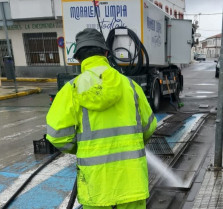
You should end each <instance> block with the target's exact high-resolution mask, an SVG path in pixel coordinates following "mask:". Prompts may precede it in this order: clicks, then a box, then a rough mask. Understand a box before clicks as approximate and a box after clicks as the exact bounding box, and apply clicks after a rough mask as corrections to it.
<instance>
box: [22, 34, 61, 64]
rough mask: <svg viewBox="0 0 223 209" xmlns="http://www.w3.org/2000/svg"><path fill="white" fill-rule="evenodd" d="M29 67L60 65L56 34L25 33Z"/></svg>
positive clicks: (24, 38)
mask: <svg viewBox="0 0 223 209" xmlns="http://www.w3.org/2000/svg"><path fill="white" fill-rule="evenodd" d="M23 40H24V44H25V52H26V61H27V64H28V65H60V58H59V52H58V46H57V34H56V33H24V34H23Z"/></svg>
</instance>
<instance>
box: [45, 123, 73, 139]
mask: <svg viewBox="0 0 223 209" xmlns="http://www.w3.org/2000/svg"><path fill="white" fill-rule="evenodd" d="M75 133H76V131H75V126H70V127H68V128H63V129H60V130H55V129H54V128H52V127H51V126H49V125H47V134H49V135H50V136H52V137H54V138H59V137H66V136H70V135H73V134H75Z"/></svg>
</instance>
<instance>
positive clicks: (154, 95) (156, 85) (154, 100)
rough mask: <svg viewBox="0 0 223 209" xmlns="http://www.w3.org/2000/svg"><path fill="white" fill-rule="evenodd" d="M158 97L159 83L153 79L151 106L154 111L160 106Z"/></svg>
mask: <svg viewBox="0 0 223 209" xmlns="http://www.w3.org/2000/svg"><path fill="white" fill-rule="evenodd" d="M160 99H161V98H160V85H159V82H158V80H155V81H154V84H153V89H152V95H151V107H152V109H153V111H154V112H157V111H158V110H159V108H160Z"/></svg>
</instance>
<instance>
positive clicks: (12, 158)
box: [0, 60, 218, 169]
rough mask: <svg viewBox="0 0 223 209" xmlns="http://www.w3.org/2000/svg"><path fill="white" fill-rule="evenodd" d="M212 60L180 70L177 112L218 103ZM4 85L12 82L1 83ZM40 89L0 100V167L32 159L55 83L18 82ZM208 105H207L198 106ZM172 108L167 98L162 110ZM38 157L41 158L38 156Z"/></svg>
mask: <svg viewBox="0 0 223 209" xmlns="http://www.w3.org/2000/svg"><path fill="white" fill-rule="evenodd" d="M215 66H216V63H215V62H214V61H213V60H207V61H205V62H200V63H199V62H197V63H194V64H191V65H190V66H189V67H187V68H184V69H183V70H182V74H183V75H184V91H183V93H182V94H181V95H180V97H181V102H183V103H184V107H183V108H181V109H180V111H198V112H199V111H207V110H210V109H211V108H215V107H216V105H217V94H218V79H216V78H215V76H214V75H215ZM3 85H12V83H4V82H3ZM18 85H33V86H38V87H40V88H42V92H41V93H40V94H34V95H29V96H25V97H20V98H14V99H8V100H2V101H0V145H1V146H0V169H1V168H4V167H6V166H9V165H12V164H13V163H15V162H19V161H21V160H24V159H26V158H27V157H28V156H29V157H30V158H31V159H33V158H37V157H38V156H34V155H33V140H38V139H40V138H42V136H43V134H45V133H46V124H45V116H46V113H47V111H48V109H49V106H50V105H49V104H50V101H49V93H52V92H56V91H57V87H56V83H27V82H24V83H18ZM199 105H208V108H199ZM167 111H174V108H173V106H172V105H170V104H169V99H165V101H164V102H163V103H162V105H161V112H167ZM39 158H40V159H41V158H42V157H41V156H39Z"/></svg>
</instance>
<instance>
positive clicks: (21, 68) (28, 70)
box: [0, 20, 76, 77]
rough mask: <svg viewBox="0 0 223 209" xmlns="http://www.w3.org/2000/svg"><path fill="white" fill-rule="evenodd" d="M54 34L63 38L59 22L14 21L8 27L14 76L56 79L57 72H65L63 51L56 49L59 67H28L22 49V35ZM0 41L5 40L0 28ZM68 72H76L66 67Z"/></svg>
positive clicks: (73, 68) (74, 68)
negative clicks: (14, 69)
mask: <svg viewBox="0 0 223 209" xmlns="http://www.w3.org/2000/svg"><path fill="white" fill-rule="evenodd" d="M49 32H56V34H57V37H59V36H63V28H62V21H61V20H39V21H16V22H14V25H13V26H10V27H8V36H9V39H11V43H12V53H13V57H14V62H15V68H16V75H17V76H19V77H35V76H38V77H56V75H57V74H58V73H59V72H65V67H64V60H63V49H62V48H59V47H58V51H59V57H60V63H59V66H49V65H46V66H44V65H42V66H41V65H28V64H27V59H26V53H25V47H24V40H23V34H25V33H49ZM0 39H5V33H4V30H3V29H2V28H0ZM67 68H68V69H69V72H76V67H75V66H69V67H67Z"/></svg>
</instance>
